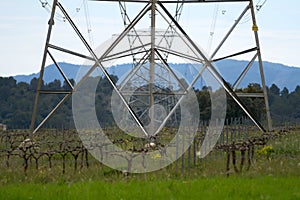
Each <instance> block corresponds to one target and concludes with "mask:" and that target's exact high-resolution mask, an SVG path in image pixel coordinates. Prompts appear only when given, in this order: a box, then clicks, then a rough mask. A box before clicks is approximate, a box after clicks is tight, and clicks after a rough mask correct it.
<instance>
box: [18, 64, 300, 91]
mask: <svg viewBox="0 0 300 200" xmlns="http://www.w3.org/2000/svg"><path fill="white" fill-rule="evenodd" d="M247 64H248V61H240V60H233V59H226V60H222V61H219V62H217V63H215V66H216V67H217V69H218V70H219V72H220V73H221V74H222V76H223V77H224V79H225V80H226V81H227V82H229V83H230V84H233V83H234V82H235V81H236V79H237V77H238V76H239V74H240V73H241V72H242V71H243V70H244V68H245V67H246V66H247ZM59 65H60V66H61V68H62V70H63V71H64V73H65V75H66V76H67V77H68V78H69V79H75V78H76V75H77V72H78V71H79V69H80V68H81V65H76V64H71V63H66V62H62V63H59ZM186 66H187V64H184V63H180V64H179V63H177V64H176V63H173V64H170V67H171V68H172V69H174V70H176V71H178V72H179V73H181V74H186V73H187V68H186ZM131 67H132V65H131V64H120V65H113V66H111V67H109V68H107V71H108V73H109V74H113V75H116V76H117V77H118V78H120V77H122V75H124V74H126V73H127V72H128V71H129V70H130V69H131ZM263 68H264V74H265V81H266V85H267V86H269V87H270V86H271V85H272V84H276V85H277V86H278V87H279V88H280V89H283V88H284V87H286V88H287V89H288V90H289V91H294V90H295V88H296V86H297V85H300V80H299V77H300V68H297V67H290V66H286V65H283V64H279V63H271V62H266V61H264V62H263ZM37 77H39V73H33V74H30V75H16V76H14V78H15V79H16V81H17V82H27V83H29V82H30V81H31V80H32V79H33V78H37ZM55 79H58V80H60V81H61V82H62V83H63V81H64V79H63V77H62V76H61V75H60V73H59V71H58V69H57V68H56V66H55V65H54V64H52V65H49V66H47V67H45V72H44V82H45V83H49V82H52V81H53V80H55ZM188 79H191V77H189V78H188ZM260 80H261V79H260V74H259V70H258V63H257V62H254V64H253V66H252V67H251V68H250V70H249V71H248V73H247V75H246V76H245V77H244V79H243V81H242V82H241V84H240V85H239V86H240V87H247V86H248V84H249V83H261V81H260Z"/></svg>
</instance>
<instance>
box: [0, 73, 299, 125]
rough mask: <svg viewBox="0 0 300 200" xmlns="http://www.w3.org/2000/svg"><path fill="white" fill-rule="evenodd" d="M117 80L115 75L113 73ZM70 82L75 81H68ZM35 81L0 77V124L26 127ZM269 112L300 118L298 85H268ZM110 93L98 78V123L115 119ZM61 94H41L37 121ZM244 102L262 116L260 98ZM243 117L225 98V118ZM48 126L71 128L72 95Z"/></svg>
mask: <svg viewBox="0 0 300 200" xmlns="http://www.w3.org/2000/svg"><path fill="white" fill-rule="evenodd" d="M112 78H113V80H114V81H115V82H116V81H117V77H115V76H112ZM71 82H72V83H73V82H74V81H73V80H71ZM37 83H38V80H37V79H36V78H34V79H32V80H31V82H30V83H29V84H28V83H25V82H19V83H17V82H16V80H15V79H14V78H12V77H10V78H0V95H1V98H0V123H4V124H6V125H7V126H8V128H9V129H23V128H29V126H30V122H31V116H32V111H33V106H34V99H35V95H36V88H37ZM42 90H62V91H66V90H69V86H68V84H66V83H61V82H60V81H59V80H55V81H53V82H51V83H47V84H43V85H42ZM195 92H196V95H197V98H198V103H199V108H200V117H201V120H209V118H210V112H211V102H210V94H209V88H207V87H203V88H202V89H201V90H195ZM238 92H247V93H257V92H261V87H260V85H259V84H256V83H253V84H249V85H248V87H247V88H244V89H240V90H239V91H238ZM268 92H269V102H270V109H271V115H272V119H273V122H274V123H282V122H285V121H296V120H298V119H300V106H299V102H300V86H297V87H296V89H295V91H293V92H289V91H288V90H287V89H286V88H284V89H283V90H280V89H279V88H278V87H277V86H276V85H275V84H273V85H272V86H271V87H270V88H268ZM111 93H112V87H111V85H110V84H109V82H108V81H107V79H106V78H101V79H100V81H99V82H98V89H97V90H96V99H95V102H96V104H95V107H96V111H97V117H98V120H99V122H100V124H101V126H112V125H114V120H113V117H112V114H111V108H110V103H111ZM62 97H63V94H51V95H49V94H47V95H43V94H41V96H40V101H39V102H40V103H39V105H38V110H39V111H38V115H37V123H39V122H40V121H41V120H43V119H44V118H45V117H46V116H47V115H48V113H49V112H50V111H51V110H52V109H53V108H54V106H55V105H56V104H57V103H58V102H59V101H60V99H62ZM242 100H243V101H244V103H245V104H246V105H247V106H248V107H249V109H250V110H251V111H252V112H253V114H254V115H255V116H256V117H257V118H258V119H264V117H265V108H264V101H263V99H262V98H243V99H242ZM241 116H245V113H244V112H243V111H242V110H241V109H240V108H239V106H238V105H237V104H236V103H235V102H234V101H233V100H232V99H230V97H228V99H227V116H226V117H227V118H233V117H241ZM46 126H47V127H55V128H61V127H63V128H74V122H73V118H72V100H71V98H70V99H68V101H66V102H65V104H64V105H63V106H62V107H61V108H60V109H59V110H58V111H57V112H56V113H55V114H54V116H53V117H52V118H51V120H49V122H48V123H47V124H46Z"/></svg>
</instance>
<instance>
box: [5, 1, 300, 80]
mask: <svg viewBox="0 0 300 200" xmlns="http://www.w3.org/2000/svg"><path fill="white" fill-rule="evenodd" d="M45 1H46V0H29V1H20V0H9V1H0V76H4V77H6V76H13V75H18V74H31V73H36V72H38V71H39V70H40V67H41V63H42V55H43V50H44V46H45V40H46V34H47V29H48V25H47V23H48V20H49V17H50V13H49V9H50V8H49V7H47V6H46V7H45V8H44V7H42V3H41V2H45ZM84 2H86V0H72V1H70V0H61V3H62V5H63V6H64V7H65V9H66V10H67V12H68V13H69V14H70V15H71V16H72V18H73V19H74V21H75V23H76V24H77V25H78V27H79V29H80V30H81V31H82V33H83V35H84V37H85V38H86V39H87V41H89V43H90V44H91V46H92V47H94V48H95V47H97V46H99V45H100V44H102V43H103V42H104V41H106V40H108V39H110V38H111V37H112V35H113V34H118V33H120V32H121V31H122V30H123V29H124V26H123V21H122V17H121V14H120V10H119V6H118V4H117V3H111V2H110V3H103V2H87V4H84ZM254 2H255V4H259V5H261V4H263V3H264V0H254ZM48 3H49V4H48V5H51V4H52V1H51V0H48ZM85 5H87V6H85ZM127 6H128V7H127V11H128V13H130V17H131V18H133V16H134V14H135V13H137V12H138V10H139V9H140V8H141V7H140V6H141V5H140V4H139V5H136V4H134V5H133V4H127ZM244 7H245V6H244V4H242V5H237V6H236V5H233V4H230V3H223V4H220V5H218V6H216V5H205V6H202V5H194V4H193V6H185V7H184V8H183V12H182V15H181V19H180V24H182V26H183V27H184V29H185V30H186V32H187V33H188V34H189V35H190V36H191V38H192V39H194V40H195V41H196V42H197V43H198V44H199V45H200V46H202V48H203V49H205V50H206V51H207V52H210V51H211V49H213V47H215V46H216V45H217V44H218V41H219V40H220V39H222V36H223V35H224V33H226V32H227V31H226V30H228V28H229V27H230V26H231V25H232V24H233V22H234V20H235V19H236V18H237V17H238V16H239V15H240V13H241V11H242V10H243V8H244ZM299 7H300V1H299V0H289V1H279V0H267V1H266V2H265V3H264V4H263V6H262V8H261V9H260V10H259V11H257V13H256V19H257V24H258V27H259V32H258V34H259V39H260V46H261V52H262V58H263V60H264V61H270V62H275V63H281V64H285V65H288V66H294V67H300V59H299V55H300V53H299V52H300V51H299V50H298V49H299V47H300V9H299ZM85 8H86V9H85ZM85 10H86V11H87V12H84V11H85ZM213 16H216V17H213ZM55 19H56V20H55V25H54V30H53V34H52V35H51V43H53V44H55V45H58V46H60V45H61V46H63V47H67V48H68V49H72V50H75V51H77V52H81V53H84V54H87V51H86V49H85V48H84V47H83V45H82V44H81V43H80V41H79V40H78V39H77V38H76V36H75V34H74V33H73V32H72V30H71V29H70V26H69V25H68V24H67V23H66V22H64V20H63V18H62V14H61V13H59V12H57V14H56V18H55ZM214 23H215V24H216V25H215V26H213V24H214ZM247 24H248V25H247ZM148 26H149V23H148V20H144V21H141V22H140V24H139V28H147V27H148ZM158 26H159V23H158ZM249 27H250V28H251V26H249V20H248V18H247V15H246V16H245V18H243V20H242V22H241V23H240V24H239V28H240V32H239V33H236V34H233V36H232V38H231V39H229V40H228V42H227V47H224V49H225V50H224V53H226V52H229V51H232V50H233V49H238V50H239V47H241V46H242V45H247V44H248V43H249V44H250V42H252V41H253V34H252V32H251V31H249ZM89 29H90V31H88V30H89ZM212 30H213V32H214V35H213V37H211V36H210V32H212ZM88 32H90V33H89V34H88ZM248 34H250V35H249V37H248ZM246 36H247V38H246ZM250 40H251V41H250ZM208 41H209V42H208ZM209 43H211V44H212V45H209ZM250 45H251V44H250ZM57 58H58V61H66V62H71V63H76V64H78V63H83V62H84V61H83V60H80V59H78V58H73V57H72V58H71V57H70V56H68V55H57ZM241 59H247V58H243V57H242V58H241ZM47 64H51V63H50V61H49V60H47Z"/></svg>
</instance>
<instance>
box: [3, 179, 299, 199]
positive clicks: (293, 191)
mask: <svg viewBox="0 0 300 200" xmlns="http://www.w3.org/2000/svg"><path fill="white" fill-rule="evenodd" d="M299 188H300V180H299V177H281V178H278V177H277V178H274V177H268V176H264V177H256V178H250V177H236V176H235V177H229V178H226V177H213V178H193V179H186V178H184V179H181V178H180V179H166V180H164V179H163V178H160V179H158V180H155V179H147V178H146V179H144V180H143V179H138V180H137V179H135V178H134V179H131V178H128V179H126V180H124V179H122V180H115V181H103V180H99V181H84V182H76V183H59V182H58V183H47V184H34V183H29V184H26V183H19V184H10V185H6V186H4V187H1V188H0V199H300V190H299Z"/></svg>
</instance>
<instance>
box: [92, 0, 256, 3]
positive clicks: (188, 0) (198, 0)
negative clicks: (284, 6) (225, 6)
mask: <svg viewBox="0 0 300 200" xmlns="http://www.w3.org/2000/svg"><path fill="white" fill-rule="evenodd" d="M90 1H107V2H108V1H109V2H112V1H115V2H119V1H118V0H90ZM249 1H250V0H225V1H224V0H177V1H174V0H162V1H159V2H160V3H224V2H249ZM122 2H132V3H149V2H150V1H149V0H123V1H122Z"/></svg>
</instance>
